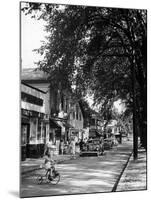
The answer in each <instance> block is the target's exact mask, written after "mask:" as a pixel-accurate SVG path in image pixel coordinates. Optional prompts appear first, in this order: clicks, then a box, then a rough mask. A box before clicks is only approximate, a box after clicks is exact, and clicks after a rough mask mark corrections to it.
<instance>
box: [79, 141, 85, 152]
mask: <svg viewBox="0 0 151 200" xmlns="http://www.w3.org/2000/svg"><path fill="white" fill-rule="evenodd" d="M83 145H84V141H83V140H82V139H81V140H80V142H79V146H80V151H83Z"/></svg>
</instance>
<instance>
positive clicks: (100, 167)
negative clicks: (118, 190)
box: [21, 141, 132, 197]
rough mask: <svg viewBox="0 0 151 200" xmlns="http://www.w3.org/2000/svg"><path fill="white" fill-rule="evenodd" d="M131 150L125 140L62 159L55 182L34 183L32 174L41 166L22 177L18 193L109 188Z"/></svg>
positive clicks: (65, 192)
mask: <svg viewBox="0 0 151 200" xmlns="http://www.w3.org/2000/svg"><path fill="white" fill-rule="evenodd" d="M131 152H132V141H124V142H123V144H121V145H118V147H114V148H113V149H111V150H109V151H106V152H105V154H104V155H103V156H100V157H79V158H77V159H75V160H69V161H64V163H62V164H58V165H57V166H56V169H57V170H58V171H59V173H60V175H61V180H60V182H59V183H58V185H51V184H48V183H47V184H46V183H42V184H40V185H38V184H37V183H35V181H34V178H33V177H34V174H35V173H38V174H39V173H42V170H41V172H40V170H39V171H35V172H33V173H32V174H31V173H30V174H27V175H26V176H23V177H22V179H21V197H30V196H47V195H63V194H64V195H65V194H77V193H81V194H82V193H97V192H111V191H112V189H113V187H114V185H115V184H116V182H117V180H118V178H119V176H120V174H121V172H122V170H123V168H124V166H125V164H126V162H127V160H128V158H129V156H130V154H131Z"/></svg>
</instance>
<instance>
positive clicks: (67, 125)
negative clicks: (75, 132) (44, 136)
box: [62, 122, 74, 128]
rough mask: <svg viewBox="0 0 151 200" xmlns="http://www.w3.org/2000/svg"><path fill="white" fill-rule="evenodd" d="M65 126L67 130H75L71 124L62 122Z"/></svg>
mask: <svg viewBox="0 0 151 200" xmlns="http://www.w3.org/2000/svg"><path fill="white" fill-rule="evenodd" d="M62 124H63V126H65V127H66V128H74V127H73V126H72V125H71V124H69V123H67V122H62Z"/></svg>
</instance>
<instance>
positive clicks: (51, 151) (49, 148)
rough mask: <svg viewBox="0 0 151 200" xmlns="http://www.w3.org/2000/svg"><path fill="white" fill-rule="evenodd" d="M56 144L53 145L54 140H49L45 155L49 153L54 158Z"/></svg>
mask: <svg viewBox="0 0 151 200" xmlns="http://www.w3.org/2000/svg"><path fill="white" fill-rule="evenodd" d="M54 149H55V146H54V145H53V142H52V140H51V139H50V140H49V142H48V143H47V144H46V146H45V149H44V156H45V155H47V154H49V155H50V158H51V159H52V157H53V152H54Z"/></svg>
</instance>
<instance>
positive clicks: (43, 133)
mask: <svg viewBox="0 0 151 200" xmlns="http://www.w3.org/2000/svg"><path fill="white" fill-rule="evenodd" d="M46 117H47V116H46V114H45V92H43V91H41V90H39V89H36V88H33V87H31V86H29V85H27V84H22V85H21V160H25V159H26V158H37V157H40V156H42V155H43V152H44V145H45V143H46V141H47V138H48V134H49V121H47V120H46Z"/></svg>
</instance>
